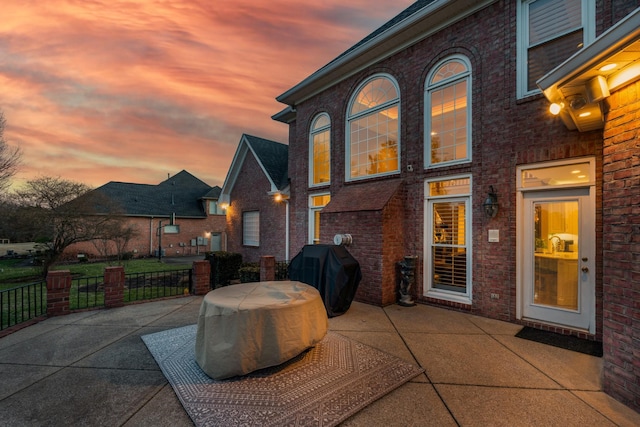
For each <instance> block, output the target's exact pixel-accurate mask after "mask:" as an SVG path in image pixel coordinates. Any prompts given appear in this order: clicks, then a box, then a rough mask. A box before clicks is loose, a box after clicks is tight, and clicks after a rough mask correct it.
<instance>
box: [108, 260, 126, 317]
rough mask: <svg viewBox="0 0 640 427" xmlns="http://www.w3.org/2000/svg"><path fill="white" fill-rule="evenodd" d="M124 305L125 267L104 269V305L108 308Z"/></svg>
mask: <svg viewBox="0 0 640 427" xmlns="http://www.w3.org/2000/svg"><path fill="white" fill-rule="evenodd" d="M123 305H124V267H122V266H117V267H106V268H105V269H104V306H105V307H106V308H112V307H122V306H123Z"/></svg>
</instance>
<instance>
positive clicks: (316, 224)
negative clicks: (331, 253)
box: [309, 193, 331, 245]
mask: <svg viewBox="0 0 640 427" xmlns="http://www.w3.org/2000/svg"><path fill="white" fill-rule="evenodd" d="M330 200H331V195H330V194H329V193H324V194H313V195H311V196H309V244H311V245H317V244H318V243H320V211H322V208H324V207H325V206H327V204H328V203H329V201H330Z"/></svg>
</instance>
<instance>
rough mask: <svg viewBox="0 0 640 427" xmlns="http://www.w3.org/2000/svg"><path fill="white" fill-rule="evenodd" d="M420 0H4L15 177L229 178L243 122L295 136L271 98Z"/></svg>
mask: <svg viewBox="0 0 640 427" xmlns="http://www.w3.org/2000/svg"><path fill="white" fill-rule="evenodd" d="M412 2H413V1H412V0H393V1H392V0H350V1H348V2H347V1H344V0H325V1H315V2H307V1H300V0H222V1H220V0H47V1H40V0H2V19H0V110H1V111H3V112H4V116H5V119H6V120H7V126H6V129H5V139H6V140H7V142H8V143H9V144H10V145H12V146H19V147H21V148H22V151H23V164H22V167H21V169H20V171H19V173H18V175H17V176H16V177H15V178H14V180H13V183H14V187H16V186H20V185H21V183H24V181H25V180H27V179H32V178H36V177H38V176H55V177H58V176H59V177H61V178H64V179H70V180H74V181H79V182H83V183H85V184H88V185H90V186H93V187H98V186H100V185H102V184H105V183H107V182H109V181H123V182H135V183H145V184H157V183H159V182H161V181H163V180H165V179H166V178H167V174H172V175H173V174H175V173H178V172H180V171H181V170H182V169H186V170H187V171H189V172H191V173H192V174H193V175H195V176H196V177H198V178H200V179H202V180H203V181H205V182H206V183H208V184H209V185H220V186H222V184H223V182H224V179H225V176H226V173H227V170H228V168H229V165H230V163H231V160H232V157H233V154H234V153H235V150H236V147H237V144H238V142H239V140H240V137H241V135H242V134H243V133H247V134H252V135H256V136H260V137H263V138H268V139H272V140H275V141H279V142H283V143H286V142H287V135H288V128H287V126H286V125H284V124H282V123H279V122H275V121H273V120H272V119H271V116H272V115H273V114H275V113H277V112H279V111H280V110H282V109H283V108H284V107H285V105H283V104H280V103H278V102H277V101H276V100H275V98H276V96H278V95H280V94H282V93H283V92H284V91H286V90H287V89H289V88H291V87H293V86H294V85H296V84H297V83H299V82H300V81H301V80H303V79H304V78H306V77H308V76H309V75H310V74H311V73H313V72H314V71H316V70H317V69H319V68H321V67H322V66H324V65H325V64H326V63H328V62H329V61H331V60H332V59H334V58H335V57H336V56H338V55H339V54H340V53H342V52H343V51H345V50H346V49H347V48H349V47H350V46H352V45H353V44H355V43H356V42H358V41H359V40H360V39H362V38H363V37H365V36H366V35H367V34H369V33H370V32H372V31H373V30H374V29H376V28H377V27H379V26H380V25H382V24H383V23H384V22H386V21H387V20H389V19H391V18H392V17H393V16H395V15H396V14H397V13H398V12H400V11H402V10H403V9H404V8H406V7H407V6H408V5H410V4H411V3H412Z"/></svg>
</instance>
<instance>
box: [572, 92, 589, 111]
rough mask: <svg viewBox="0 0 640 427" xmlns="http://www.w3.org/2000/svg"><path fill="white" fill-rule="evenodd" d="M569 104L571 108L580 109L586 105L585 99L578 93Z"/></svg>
mask: <svg viewBox="0 0 640 427" xmlns="http://www.w3.org/2000/svg"><path fill="white" fill-rule="evenodd" d="M569 105H570V106H571V108H572V109H573V110H581V109H583V108H584V106H585V105H587V100H586V99H584V98H583V97H582V96H580V95H578V96H576V97H575V98H573V99H572V100H571V102H570V103H569Z"/></svg>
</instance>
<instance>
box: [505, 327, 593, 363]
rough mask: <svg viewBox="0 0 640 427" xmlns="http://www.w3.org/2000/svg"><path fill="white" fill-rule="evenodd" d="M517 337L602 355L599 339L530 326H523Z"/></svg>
mask: <svg viewBox="0 0 640 427" xmlns="http://www.w3.org/2000/svg"><path fill="white" fill-rule="evenodd" d="M516 337H518V338H524V339H525V340H529V341H536V342H539V343H542V344H547V345H552V346H554V347H560V348H564V349H565V350H572V351H577V352H579V353H584V354H588V355H590V356H597V357H602V343H601V342H597V341H590V340H585V339H582V338H578V337H573V336H569V335H562V334H558V333H556V332H549V331H543V330H540V329H535V328H530V327H529V326H525V327H524V328H522V329H521V330H520V332H518V333H517V334H516Z"/></svg>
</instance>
